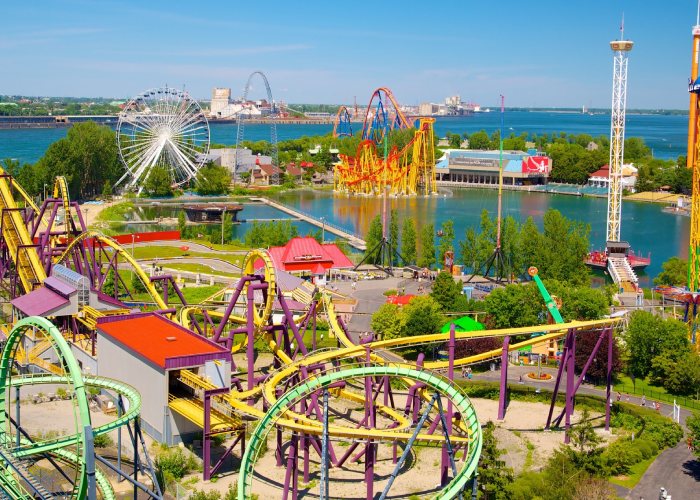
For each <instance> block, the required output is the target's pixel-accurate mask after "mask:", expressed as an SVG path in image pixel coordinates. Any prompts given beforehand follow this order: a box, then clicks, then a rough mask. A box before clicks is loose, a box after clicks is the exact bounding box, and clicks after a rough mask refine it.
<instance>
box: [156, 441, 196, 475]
mask: <svg viewBox="0 0 700 500" xmlns="http://www.w3.org/2000/svg"><path fill="white" fill-rule="evenodd" d="M197 465H198V464H197V460H196V459H195V457H193V456H192V455H191V454H189V453H187V454H185V452H184V451H183V450H182V449H181V448H168V449H166V450H164V451H162V452H160V453H159V454H158V456H157V457H156V468H157V469H159V470H161V471H162V472H163V476H164V477H165V478H166V482H167V479H168V475H170V476H172V477H173V478H174V479H175V480H179V479H182V478H183V477H184V476H185V475H186V474H188V473H190V472H192V471H194V470H197Z"/></svg>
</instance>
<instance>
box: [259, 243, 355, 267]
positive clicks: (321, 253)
mask: <svg viewBox="0 0 700 500" xmlns="http://www.w3.org/2000/svg"><path fill="white" fill-rule="evenodd" d="M270 255H271V256H272V260H273V262H274V263H275V267H276V268H277V269H282V270H284V271H287V272H301V273H304V272H306V273H308V274H314V275H323V274H325V273H326V271H328V270H329V269H350V268H352V267H353V263H352V262H351V261H350V259H348V258H347V257H346V256H345V254H344V253H343V252H341V250H340V248H338V247H337V246H336V245H335V244H333V243H325V244H323V245H321V244H320V243H319V242H318V241H316V240H315V239H314V238H312V237H311V236H305V237H297V238H292V239H291V240H289V242H288V243H287V244H286V245H285V246H283V247H272V248H270ZM261 265H262V262H261Z"/></svg>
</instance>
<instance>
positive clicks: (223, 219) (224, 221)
mask: <svg viewBox="0 0 700 500" xmlns="http://www.w3.org/2000/svg"><path fill="white" fill-rule="evenodd" d="M225 225H226V207H224V211H223V212H222V213H221V244H222V245H223V244H224V226H225Z"/></svg>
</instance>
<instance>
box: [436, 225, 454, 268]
mask: <svg viewBox="0 0 700 500" xmlns="http://www.w3.org/2000/svg"><path fill="white" fill-rule="evenodd" d="M454 243H455V226H454V222H452V220H451V219H448V220H446V221H445V222H443V223H442V226H441V227H440V245H439V246H438V265H439V266H441V267H442V265H443V264H444V262H445V254H446V253H447V252H453V251H454Z"/></svg>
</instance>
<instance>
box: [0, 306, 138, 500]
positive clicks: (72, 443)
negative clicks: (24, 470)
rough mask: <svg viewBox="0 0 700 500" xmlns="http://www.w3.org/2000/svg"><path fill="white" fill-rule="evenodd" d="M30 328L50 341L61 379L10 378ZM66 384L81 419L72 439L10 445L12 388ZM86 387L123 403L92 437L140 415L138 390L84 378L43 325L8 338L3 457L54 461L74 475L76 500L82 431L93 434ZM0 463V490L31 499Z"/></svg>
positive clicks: (1, 376) (0, 408)
mask: <svg viewBox="0 0 700 500" xmlns="http://www.w3.org/2000/svg"><path fill="white" fill-rule="evenodd" d="M30 328H33V329H39V330H41V331H43V332H44V334H47V335H48V339H49V340H50V342H51V344H52V346H53V348H54V349H55V351H56V353H57V354H58V358H59V361H60V363H61V365H62V366H63V368H64V370H65V376H64V375H53V374H36V375H20V376H17V375H14V376H13V375H12V366H13V362H14V355H15V352H16V349H17V346H18V345H19V343H20V342H21V339H22V335H23V334H24V332H25V331H26V330H27V329H30ZM66 383H69V384H70V385H71V386H72V388H73V402H74V404H75V405H76V408H77V413H78V417H79V421H78V420H77V421H76V432H75V434H69V435H66V436H61V437H60V438H57V439H50V440H44V441H38V442H34V443H32V442H30V441H29V440H24V439H23V440H21V441H20V444H19V446H17V443H13V442H12V435H11V434H10V432H9V429H10V426H9V417H10V415H9V407H8V402H9V400H10V394H9V392H10V390H11V388H12V387H21V386H25V385H38V384H66ZM86 387H96V388H99V389H106V390H109V391H112V392H115V393H116V394H118V395H120V396H122V397H123V398H125V399H126V401H127V403H126V405H125V407H126V408H127V410H126V411H125V412H124V413H123V414H122V415H121V416H120V417H118V418H117V419H115V420H113V421H111V422H109V423H107V424H104V425H102V426H99V427H96V428H94V429H92V432H93V436H97V435H100V434H105V433H108V432H110V431H112V430H114V429H116V428H118V427H121V426H123V425H126V424H127V423H129V422H131V421H133V420H135V419H136V418H138V416H139V413H140V411H141V396H140V395H139V393H138V391H137V390H136V389H134V388H133V387H131V386H129V385H126V384H123V383H121V382H117V381H115V380H112V379H108V378H104V377H94V376H92V377H83V376H82V374H81V372H80V368H79V366H78V363H77V362H76V360H75V358H74V357H73V354H72V352H71V350H70V347H69V346H68V343H67V342H66V340H65V339H64V338H63V336H62V335H61V332H60V331H59V330H58V328H56V326H54V325H53V324H52V323H51V322H50V321H48V320H47V319H45V318H40V317H29V318H24V319H22V320H20V321H18V322H17V324H16V325H15V327H14V328H13V329H12V331H11V332H10V333H9V335H8V338H7V342H6V344H5V348H4V349H3V351H2V357H1V358H0V450H1V451H2V453H3V454H4V455H10V456H11V457H12V458H15V459H23V458H28V457H31V456H33V455H41V454H45V453H50V454H52V455H54V456H55V457H57V458H58V459H60V460H62V461H64V462H68V463H70V464H72V465H73V466H75V467H76V468H77V471H78V475H77V481H76V485H75V489H74V491H73V496H74V498H79V499H82V498H85V497H86V495H87V485H88V477H87V473H88V471H87V467H86V461H87V456H86V453H87V448H86V446H85V432H84V429H85V427H86V426H89V428H92V426H91V419H90V409H89V406H88V398H87V394H86V392H85V388H86ZM67 447H71V449H70V450H69V449H65V448H67ZM74 450H75V451H74ZM76 451H77V452H76ZM2 462H3V461H0V488H2V489H3V490H4V491H6V492H7V494H9V495H10V497H11V498H13V499H25V498H27V499H29V498H33V496H32V495H31V494H30V493H28V492H27V491H26V490H25V488H24V487H23V486H22V485H21V484H20V483H19V482H18V481H17V479H16V478H15V476H14V474H13V471H12V467H11V464H10V463H8V461H6V460H5V461H4V462H5V463H4V464H3V463H2ZM95 479H96V483H97V487H98V488H99V490H100V492H101V493H102V497H103V498H104V499H106V500H112V499H114V498H115V496H114V491H113V490H112V487H111V485H110V483H109V481H108V480H107V479H106V477H105V476H104V475H103V474H102V473H100V471H99V470H97V471H96V474H95Z"/></svg>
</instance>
